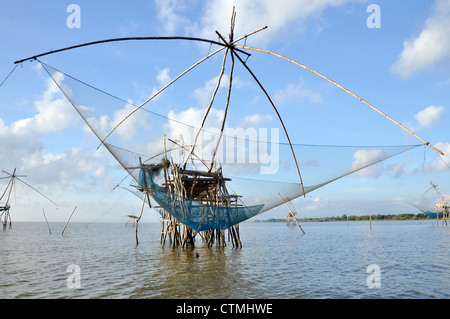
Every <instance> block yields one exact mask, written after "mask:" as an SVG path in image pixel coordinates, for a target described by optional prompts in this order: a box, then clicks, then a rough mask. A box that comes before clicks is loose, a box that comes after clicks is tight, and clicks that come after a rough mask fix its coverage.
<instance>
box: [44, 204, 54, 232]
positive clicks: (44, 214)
mask: <svg viewBox="0 0 450 319" xmlns="http://www.w3.org/2000/svg"><path fill="white" fill-rule="evenodd" d="M42 213H43V214H44V218H45V222H46V223H47V227H48V232H49V233H50V235H51V234H52V232H51V230H50V225H49V224H48V220H47V217H45V211H44V208H42Z"/></svg>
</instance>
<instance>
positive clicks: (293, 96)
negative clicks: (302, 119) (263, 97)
mask: <svg viewBox="0 0 450 319" xmlns="http://www.w3.org/2000/svg"><path fill="white" fill-rule="evenodd" d="M274 102H275V103H276V104H295V103H297V104H298V103H301V102H308V103H313V104H316V103H321V102H322V97H321V95H320V94H319V93H316V92H314V91H313V90H311V89H308V88H305V87H304V86H303V82H300V83H298V84H293V83H290V84H288V86H287V87H286V88H285V89H281V90H278V91H277V92H276V93H275V95H274Z"/></svg>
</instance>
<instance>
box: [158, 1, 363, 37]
mask: <svg viewBox="0 0 450 319" xmlns="http://www.w3.org/2000/svg"><path fill="white" fill-rule="evenodd" d="M350 2H361V0H316V1H309V0H298V1H273V0H260V1H257V2H255V1H253V0H233V1H230V0H214V1H202V2H195V1H192V0H179V1H175V0H170V1H157V3H156V7H157V10H158V19H159V21H160V22H161V24H162V25H163V26H165V32H166V33H169V34H174V33H175V32H176V31H178V30H179V29H184V30H183V31H185V32H187V33H189V34H190V35H196V36H201V37H206V38H209V39H212V38H216V35H215V31H216V30H217V31H219V32H220V33H221V34H222V35H223V36H224V37H226V38H227V37H228V33H229V30H230V17H231V12H232V7H233V6H235V7H236V28H235V30H236V33H237V34H239V35H244V34H246V33H249V32H252V31H254V30H256V29H259V28H261V27H264V26H266V25H267V26H268V27H269V28H268V29H267V30H264V31H263V33H264V35H263V36H259V35H255V36H253V37H252V39H253V40H252V41H253V42H252V43H255V39H257V40H256V42H260V43H262V42H264V43H267V42H270V41H271V40H274V39H276V38H279V37H280V35H281V34H283V32H286V34H288V33H289V35H292V33H296V32H301V31H304V30H305V27H306V24H307V22H308V18H310V17H317V16H318V15H320V14H321V13H322V12H323V11H324V10H325V9H326V8H329V7H337V6H341V5H343V4H345V3H350ZM198 3H200V4H201V6H202V7H201V8H199V7H198ZM196 4H197V6H195V5H196ZM189 7H190V8H191V10H196V11H197V12H200V13H201V14H202V16H201V17H200V19H199V22H196V23H194V22H192V21H189V18H188V17H187V16H186V14H185V12H186V11H189V10H188V9H189ZM197 12H196V14H195V15H196V17H198V13H197Z"/></svg>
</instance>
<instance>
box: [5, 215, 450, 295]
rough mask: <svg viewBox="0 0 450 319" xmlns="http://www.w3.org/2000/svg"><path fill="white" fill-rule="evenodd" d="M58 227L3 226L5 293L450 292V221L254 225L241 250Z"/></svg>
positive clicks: (151, 231)
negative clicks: (177, 245)
mask: <svg viewBox="0 0 450 319" xmlns="http://www.w3.org/2000/svg"><path fill="white" fill-rule="evenodd" d="M50 227H51V231H52V234H51V235H50V234H49V232H48V229H47V225H46V224H45V223H25V222H16V223H14V222H13V228H12V229H10V230H6V231H0V246H1V255H0V297H1V298H120V299H125V298H182V299H185V298H206V299H229V298H233V299H234V298H257V299H271V298H272V299H273V298H279V299H280V298H281V299H291V298H294V299H305V298H306V299H312V298H314V299H315V298H364V299H366V298H370V299H372V298H377V299H378V298H383V299H386V298H389V299H391V298H402V299H405V298H407V299H411V298H413V299H415V298H444V299H447V298H449V297H450V254H449V253H450V248H449V247H450V225H449V226H445V225H444V226H442V225H441V224H439V225H436V222H434V223H432V222H431V221H378V222H372V230H370V228H369V222H350V223H348V224H347V223H346V222H323V223H312V222H310V223H302V227H303V229H304V230H305V232H306V234H305V235H303V234H302V232H301V230H300V229H299V228H298V227H296V226H295V227H294V226H286V224H284V223H252V222H247V223H243V224H241V226H240V234H241V240H242V243H243V248H241V249H236V248H233V247H232V245H231V243H228V244H227V246H226V247H225V248H207V247H205V246H204V245H203V244H202V243H201V238H200V237H199V236H197V238H196V245H197V247H196V248H194V249H172V248H169V247H167V246H166V247H165V248H162V247H161V245H160V225H159V224H144V223H142V224H141V225H140V226H139V246H137V247H136V243H135V233H134V232H135V229H134V226H130V225H128V226H126V225H125V223H123V224H120V223H116V224H113V223H111V224H106V223H105V224H101V223H93V224H89V225H87V224H82V223H70V224H69V225H68V227H67V229H66V230H65V233H64V235H61V231H62V229H63V227H64V223H51V224H50ZM370 265H376V266H370ZM369 266H370V267H375V268H370V267H369ZM368 267H369V272H368ZM377 267H378V268H377ZM372 269H375V270H373V271H371V270H372ZM77 285H79V286H77ZM77 287H79V288H77ZM370 287H372V288H370Z"/></svg>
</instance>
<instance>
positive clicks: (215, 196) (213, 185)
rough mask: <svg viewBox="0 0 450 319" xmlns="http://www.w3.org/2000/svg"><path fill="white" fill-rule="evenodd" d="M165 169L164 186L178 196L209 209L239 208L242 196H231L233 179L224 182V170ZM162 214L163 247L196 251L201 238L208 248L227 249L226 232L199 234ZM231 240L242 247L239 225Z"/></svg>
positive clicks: (203, 232)
mask: <svg viewBox="0 0 450 319" xmlns="http://www.w3.org/2000/svg"><path fill="white" fill-rule="evenodd" d="M163 169H164V178H165V182H164V183H163V186H164V187H165V188H166V189H167V190H169V191H170V192H172V193H174V194H176V195H179V196H182V197H184V198H188V199H192V200H195V201H198V202H201V203H203V204H205V205H214V206H226V207H231V206H238V205H239V204H238V198H239V196H237V195H234V194H229V193H228V190H227V188H226V184H225V182H226V181H230V179H229V178H224V177H223V175H222V172H221V170H218V171H215V172H207V171H197V170H188V169H183V168H182V167H181V165H178V164H174V163H173V162H171V163H170V165H168V166H167V165H166V166H165V167H163ZM161 210H162V213H161V222H162V229H161V244H162V245H163V246H164V245H165V244H166V243H167V242H168V243H169V244H170V245H172V247H183V248H185V247H195V237H196V235H197V234H199V235H200V237H201V238H202V241H203V242H204V243H206V244H207V245H208V247H212V246H214V244H215V245H216V246H217V247H224V246H226V236H225V230H220V229H209V230H204V231H200V232H198V231H196V230H195V229H192V228H190V227H188V226H187V225H183V224H181V223H180V222H179V221H178V220H177V219H176V218H175V217H173V216H171V214H170V213H169V212H167V211H166V210H164V209H163V208H161ZM228 240H229V241H231V242H232V245H233V247H238V248H240V247H242V243H241V240H240V237H239V226H238V225H234V226H232V227H230V228H229V229H228Z"/></svg>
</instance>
